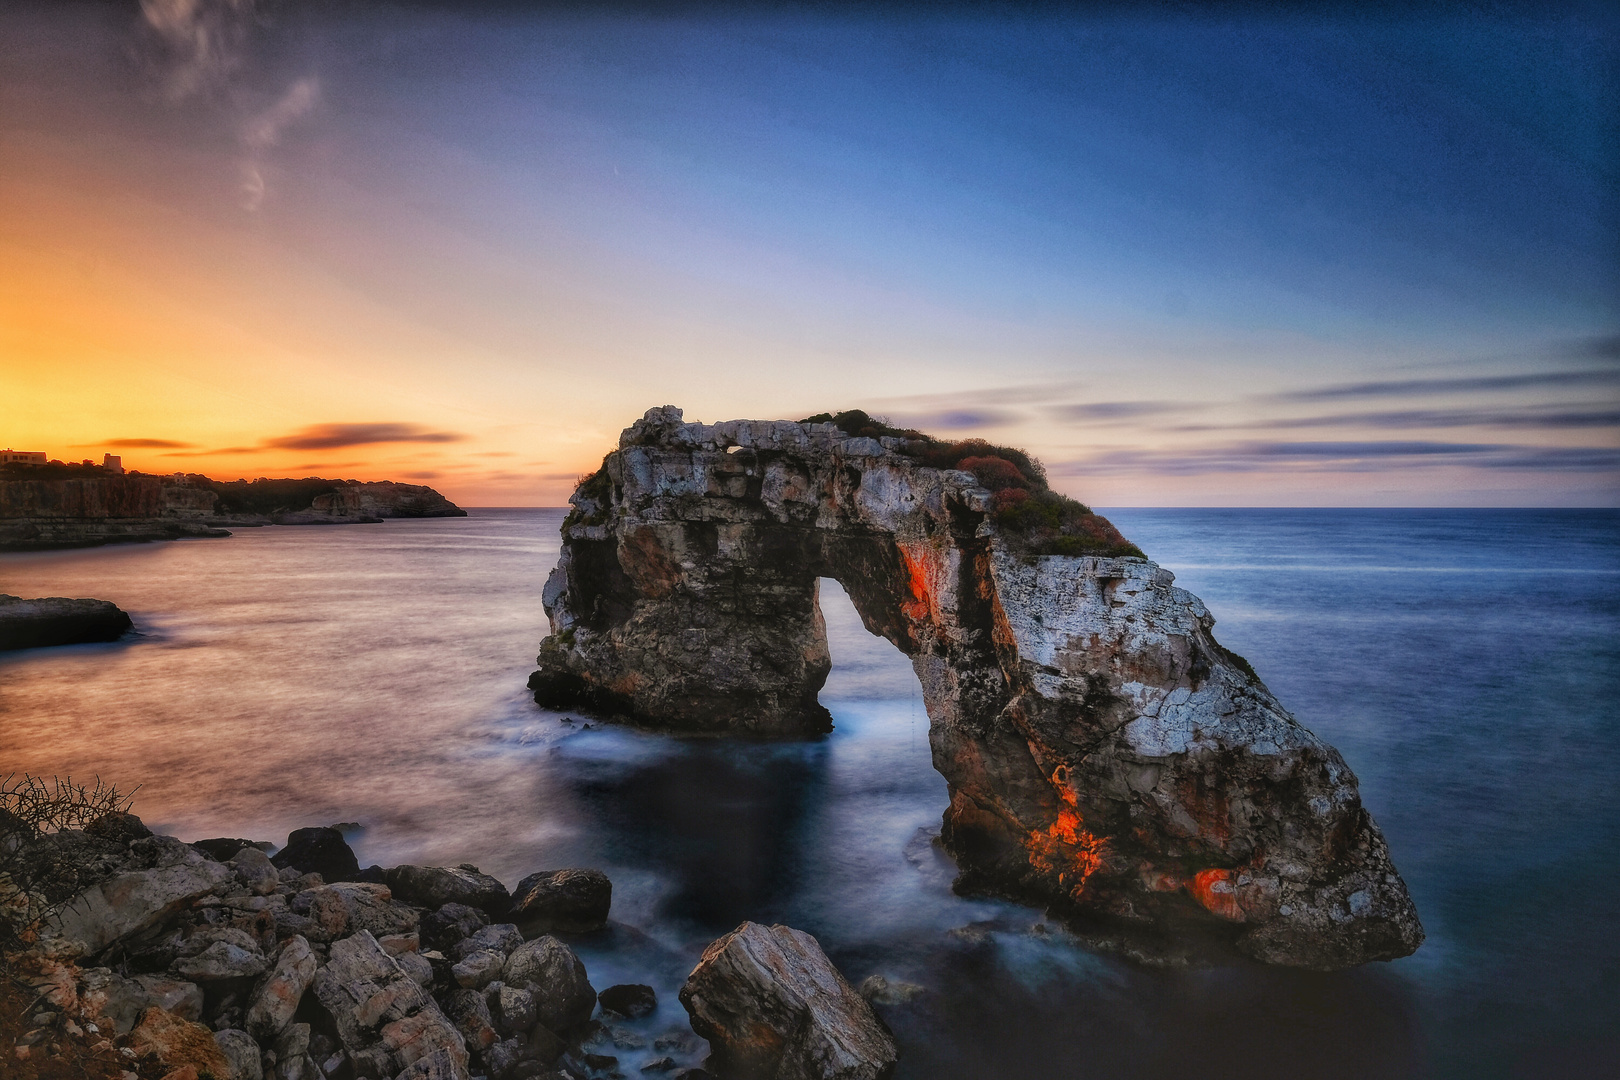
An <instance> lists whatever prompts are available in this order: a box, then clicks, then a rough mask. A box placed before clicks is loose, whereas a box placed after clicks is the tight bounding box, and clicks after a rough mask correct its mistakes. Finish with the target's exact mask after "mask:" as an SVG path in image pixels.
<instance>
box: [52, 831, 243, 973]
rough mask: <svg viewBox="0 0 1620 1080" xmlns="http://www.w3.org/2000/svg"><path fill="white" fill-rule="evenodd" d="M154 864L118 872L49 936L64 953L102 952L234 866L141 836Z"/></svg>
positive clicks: (213, 884)
mask: <svg viewBox="0 0 1620 1080" xmlns="http://www.w3.org/2000/svg"><path fill="white" fill-rule="evenodd" d="M132 848H133V849H139V852H140V854H141V855H142V856H144V857H145V858H148V859H150V860H151V862H152V863H153V865H151V866H150V867H147V868H144V869H139V870H130V871H126V872H124V873H119V874H114V875H113V876H111V877H108V878H106V879H104V880H102V881H99V882H97V883H96V884H94V885H92V886H91V887H89V888H88V889H85V890H84V891H83V892H81V893H79V894H78V895H77V896H75V897H74V898H73V899H72V901H70V902H69V903H67V904H66V905H64V906H63V907H62V909H61V910H59V911H58V912H56V914H55V917H54V920H53V922H52V924H51V925H49V926H47V927H46V929H45V932H44V935H43V936H44V937H45V938H46V939H47V940H48V941H50V942H52V945H51V946H50V947H51V948H52V950H53V951H55V952H57V953H59V954H67V953H74V954H77V955H81V956H82V955H91V954H94V953H99V952H101V951H102V950H104V949H106V948H107V947H108V946H110V945H112V944H113V943H114V942H117V941H121V940H123V939H124V938H127V937H130V936H131V935H134V934H137V933H140V932H141V931H143V930H146V929H148V928H150V927H152V926H155V925H157V924H158V923H160V922H161V921H163V919H164V918H165V917H167V916H169V915H171V914H173V913H175V912H177V911H179V910H181V909H182V908H184V907H186V906H187V905H189V904H190V903H191V902H192V901H193V900H197V899H199V898H201V897H204V896H207V895H208V894H209V893H211V892H213V891H215V890H216V889H219V888H221V887H222V886H224V885H226V884H227V883H229V882H230V881H231V880H232V875H231V871H230V869H229V868H228V867H225V866H222V865H220V864H219V863H217V862H214V861H212V860H211V859H207V858H204V857H203V856H202V855H200V854H198V853H197V852H196V851H194V850H192V848H191V847H190V846H189V845H186V844H182V843H181V842H180V841H178V840H176V839H174V838H173V837H169V836H152V837H147V838H146V839H143V840H137V841H136V842H135V843H134V844H133V845H132Z"/></svg>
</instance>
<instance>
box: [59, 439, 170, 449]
mask: <svg viewBox="0 0 1620 1080" xmlns="http://www.w3.org/2000/svg"><path fill="white" fill-rule="evenodd" d="M195 445H197V444H196V443H188V442H175V441H174V440H173V439H108V440H107V441H106V442H99V443H78V444H76V445H75V446H74V449H75V450H81V449H83V448H85V447H95V446H106V447H110V448H112V449H114V450H179V449H183V448H184V447H188V446H195Z"/></svg>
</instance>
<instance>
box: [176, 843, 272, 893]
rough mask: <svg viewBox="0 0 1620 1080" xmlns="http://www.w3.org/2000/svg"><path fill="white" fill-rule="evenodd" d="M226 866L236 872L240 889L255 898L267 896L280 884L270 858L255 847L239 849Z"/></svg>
mask: <svg viewBox="0 0 1620 1080" xmlns="http://www.w3.org/2000/svg"><path fill="white" fill-rule="evenodd" d="M192 846H194V847H195V846H196V845H192ZM226 865H227V866H229V867H230V868H231V869H232V870H233V871H235V872H236V880H237V881H239V882H241V883H242V887H243V888H245V889H247V890H248V891H249V892H251V893H253V894H254V895H256V896H269V895H270V894H271V893H273V892H275V891H276V886H278V885H280V884H281V876H280V874H279V873H277V871H276V868H275V865H274V864H273V863H271V861H270V856H268V855H266V854H265V853H264V852H262V851H260V850H259V849H258V848H256V847H244V848H240V849H239V850H237V852H236V853H235V854H234V855H232V856H231V857H230V859H229V860H228V861H227V862H226Z"/></svg>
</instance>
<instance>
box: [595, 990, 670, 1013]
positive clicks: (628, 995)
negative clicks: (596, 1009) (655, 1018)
mask: <svg viewBox="0 0 1620 1080" xmlns="http://www.w3.org/2000/svg"><path fill="white" fill-rule="evenodd" d="M596 1000H598V1001H600V1002H601V1003H602V1009H603V1011H605V1012H610V1013H617V1014H618V1015H619V1016H623V1017H625V1018H627V1019H630V1020H639V1019H641V1018H642V1017H643V1016H651V1015H652V1013H653V1011H654V1010H655V1009H657V1008H658V995H657V994H656V993H654V992H653V988H652V987H650V986H647V985H646V984H644V983H620V984H619V985H618V986H610V987H608V988H607V989H606V990H604V991H602V992H601V993H600V994H598V995H596Z"/></svg>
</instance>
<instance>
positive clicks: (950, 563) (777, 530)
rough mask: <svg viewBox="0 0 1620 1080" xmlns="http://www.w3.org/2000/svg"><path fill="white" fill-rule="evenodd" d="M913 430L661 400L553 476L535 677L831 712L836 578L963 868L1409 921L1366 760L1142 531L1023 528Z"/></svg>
mask: <svg viewBox="0 0 1620 1080" xmlns="http://www.w3.org/2000/svg"><path fill="white" fill-rule="evenodd" d="M906 449H907V446H906V444H905V443H903V442H902V441H901V440H897V439H889V438H885V439H873V438H851V437H849V436H847V435H846V434H845V433H844V432H842V431H840V430H838V429H837V428H836V427H835V426H833V425H832V424H830V423H822V424H799V423H792V422H787V421H730V422H726V423H719V424H713V425H705V424H687V423H683V422H682V415H681V411H680V410H679V409H675V408H672V407H666V408H663V409H653V410H651V411H649V412H648V413H647V415H646V417H645V418H643V419H642V420H639V421H637V422H636V423H635V424H633V425H632V426H631V427H630V428H628V429H626V431H625V432H624V434H623V435H622V436H621V438H620V443H619V448H618V449H617V450H616V451H614V452H613V453H611V454H609V455H608V457H607V458H606V459H605V461H604V462H603V467H602V469H601V470H600V471H599V472H597V473H595V474H593V475H592V476H590V477H587V478H586V479H585V480H584V481H582V482H581V484H580V485H579V488H578V489H577V490H576V491H575V493H574V495H573V497H572V499H571V500H570V501H571V503H572V505H573V511H572V512H571V513H570V515H569V518H568V520H567V521H566V522H565V524H564V526H563V551H562V556H561V559H560V560H559V563H558V566H557V568H556V570H555V571H554V572H553V574H552V576H551V578H550V579H549V580H548V582H547V584H546V588H545V593H544V600H545V605H546V611H547V614H548V616H549V618H550V620H551V629H552V633H551V635H550V636H549V637H547V638H546V640H545V641H544V642H542V644H541V651H540V656H539V670H538V671H536V672H535V674H534V676H533V677H532V678H531V680H530V686H531V688H532V689H533V690H534V691H535V698H536V700H537V701H538V702H540V703H541V704H542V705H547V706H550V707H555V708H564V709H583V710H588V711H592V712H595V713H597V714H599V715H603V716H608V717H617V718H621V719H626V720H629V721H631V722H634V723H638V724H642V725H646V726H651V727H657V728H660V729H664V730H675V731H687V732H712V733H722V732H723V733H731V734H745V735H753V736H759V737H803V736H810V735H815V734H819V733H821V732H825V731H827V730H830V727H831V723H830V718H829V717H828V715H827V712H826V710H825V709H824V708H823V707H822V706H821V705H820V704H819V702H818V701H817V700H816V694H817V692H818V691H819V690H820V689H821V686H822V684H823V682H824V681H825V679H826V677H827V673H828V671H829V670H830V664H831V662H830V659H829V655H828V651H827V643H826V632H825V628H824V627H823V626H822V623H821V617H820V612H819V610H818V608H817V604H816V579H817V578H818V577H831V578H834V579H836V580H837V581H839V582H840V583H841V584H842V585H843V586H844V588H845V589H846V590H847V591H848V592H849V595H850V598H851V600H852V601H853V602H854V604H855V608H856V610H857V611H858V612H859V613H860V615H861V618H862V620H863V622H864V623H865V624H866V626H867V628H868V629H869V630H871V631H873V632H874V633H878V634H881V635H882V636H884V637H886V638H887V639H888V640H890V641H891V642H893V643H894V644H895V645H897V646H898V647H899V648H900V649H901V650H902V651H903V652H905V653H906V654H907V655H908V656H909V657H910V658H911V661H912V666H913V668H914V670H915V671H916V672H917V676H918V679H919V681H920V682H921V684H922V689H923V697H924V701H925V703H926V706H927V710H928V715H929V720H930V732H929V740H930V745H931V748H932V753H933V760H934V765H935V767H936V768H937V769H938V770H939V771H940V773H941V774H943V775H944V777H945V779H946V781H947V784H948V786H949V789H950V795H951V802H950V807H949V809H948V810H947V811H946V813H945V820H944V824H943V829H942V840H943V842H944V844H945V845H946V847H947V848H948V849H949V850H950V851H951V853H952V854H953V855H954V856H955V857H956V859H957V861H958V864H959V866H960V867H961V871H962V873H961V878H960V879H959V882H958V887H959V888H961V889H965V890H985V891H994V892H999V893H1003V894H1011V895H1016V896H1019V897H1022V898H1025V899H1030V900H1034V901H1036V902H1039V903H1043V904H1046V905H1048V906H1049V907H1051V908H1052V909H1054V910H1055V911H1056V912H1057V913H1059V914H1062V915H1068V916H1072V917H1075V918H1081V919H1087V920H1097V919H1101V920H1104V921H1106V922H1107V923H1108V924H1111V925H1114V926H1118V927H1122V928H1138V929H1143V930H1151V931H1155V932H1161V933H1162V932H1169V933H1171V934H1174V935H1190V936H1192V937H1195V938H1201V939H1208V940H1220V941H1225V942H1228V943H1230V944H1232V945H1234V946H1235V947H1236V948H1237V949H1239V950H1241V951H1242V952H1244V953H1246V954H1248V955H1249V956H1251V957H1254V958H1256V959H1258V960H1261V961H1264V962H1269V963H1277V964H1288V965H1295V966H1304V967H1314V968H1336V967H1344V966H1349V965H1353V964H1358V963H1362V962H1364V961H1367V960H1374V959H1389V958H1393V957H1397V956H1404V955H1407V954H1408V953H1410V952H1412V951H1413V950H1414V949H1416V948H1417V946H1418V945H1419V944H1420V943H1421V941H1422V939H1423V931H1422V928H1421V925H1420V924H1419V922H1418V918H1417V913H1416V910H1415V909H1414V907H1413V905H1412V902H1411V899H1410V897H1409V896H1408V894H1407V890H1406V886H1405V884H1404V882H1402V881H1401V879H1400V877H1399V875H1398V874H1397V873H1396V872H1395V869H1394V866H1393V865H1392V864H1391V862H1390V858H1389V852H1388V849H1387V847H1386V845H1385V843H1384V839H1383V836H1382V834H1381V833H1380V832H1379V830H1378V827H1377V825H1376V824H1375V823H1374V822H1373V821H1372V819H1371V817H1370V816H1369V815H1368V814H1367V812H1366V811H1365V810H1364V809H1363V808H1362V807H1361V803H1360V798H1359V796H1358V794H1357V790H1356V779H1355V776H1354V775H1353V774H1352V773H1351V771H1350V769H1349V768H1348V767H1347V766H1346V765H1345V763H1344V761H1343V759H1342V758H1341V757H1340V756H1339V754H1338V752H1337V751H1335V750H1334V749H1333V748H1332V747H1330V746H1328V745H1327V744H1325V743H1323V742H1322V741H1321V740H1319V739H1317V738H1316V737H1315V736H1314V735H1312V734H1311V733H1310V732H1309V731H1308V730H1306V729H1305V728H1304V727H1302V726H1301V725H1299V724H1298V723H1297V722H1296V721H1295V720H1294V719H1293V717H1291V716H1290V715H1289V714H1288V713H1287V711H1286V710H1284V709H1283V707H1282V706H1281V705H1280V704H1279V703H1278V702H1277V700H1276V699H1275V698H1274V697H1273V696H1272V695H1271V693H1270V692H1269V691H1268V690H1267V689H1266V687H1265V685H1264V684H1263V683H1261V682H1260V680H1259V679H1258V678H1257V677H1256V676H1255V675H1254V674H1253V672H1252V671H1251V670H1250V669H1249V667H1248V664H1247V663H1246V662H1244V661H1243V660H1242V658H1241V657H1237V656H1235V655H1234V654H1232V653H1230V652H1228V651H1227V650H1225V649H1223V648H1222V647H1221V646H1220V645H1219V644H1218V643H1217V642H1216V641H1215V638H1214V636H1213V635H1212V634H1211V632H1210V630H1211V627H1212V626H1213V624H1214V619H1213V618H1212V617H1211V616H1210V614H1209V612H1208V611H1207V610H1206V609H1205V608H1204V606H1203V604H1202V603H1201V602H1200V601H1199V600H1198V599H1197V597H1195V596H1193V595H1191V594H1190V593H1187V592H1185V591H1183V590H1181V589H1177V588H1175V587H1174V585H1173V584H1172V582H1173V580H1174V579H1173V577H1172V575H1171V574H1170V573H1169V571H1166V570H1164V569H1162V568H1160V567H1158V566H1156V565H1154V564H1153V563H1152V562H1149V561H1148V560H1146V559H1143V558H1136V557H1130V556H1115V557H1105V556H1095V555H1093V556H1057V555H1048V556H1032V555H1028V554H1021V553H1020V552H1019V550H1018V548H1017V545H1016V544H1013V543H1010V542H1009V539H1010V538H1009V537H1006V536H1003V535H1000V534H999V533H998V531H997V527H996V525H995V523H994V520H993V518H992V516H991V514H990V510H991V507H992V495H991V493H990V492H989V491H988V490H986V489H985V488H983V487H981V486H979V482H978V480H976V479H975V477H974V476H973V475H972V474H970V473H966V472H960V471H956V470H954V469H936V468H929V467H926V466H924V465H922V464H919V463H918V462H917V461H916V460H915V459H914V457H912V456H910V455H909V454H908V453H906V452H905V451H906ZM1087 524H1088V526H1089V527H1091V528H1092V529H1093V531H1094V532H1096V533H1097V535H1100V536H1104V537H1108V536H1112V537H1113V538H1116V539H1119V540H1120V543H1121V544H1123V540H1122V538H1118V534H1117V533H1114V532H1113V531H1112V527H1111V526H1107V525H1106V523H1105V522H1102V519H1100V518H1099V519H1096V521H1095V522H1088V523H1087Z"/></svg>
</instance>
